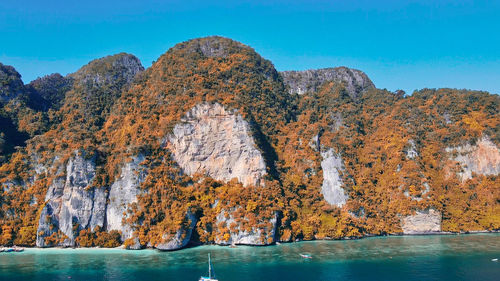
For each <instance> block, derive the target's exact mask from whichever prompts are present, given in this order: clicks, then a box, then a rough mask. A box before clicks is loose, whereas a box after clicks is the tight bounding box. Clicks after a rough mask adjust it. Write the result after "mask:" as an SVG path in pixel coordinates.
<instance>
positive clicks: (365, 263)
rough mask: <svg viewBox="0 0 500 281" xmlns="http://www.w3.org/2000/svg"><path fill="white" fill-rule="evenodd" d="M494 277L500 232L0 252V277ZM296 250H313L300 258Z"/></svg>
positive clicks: (499, 271)
mask: <svg viewBox="0 0 500 281" xmlns="http://www.w3.org/2000/svg"><path fill="white" fill-rule="evenodd" d="M208 253H211V256H212V263H213V265H214V269H215V273H216V275H217V278H218V279H219V280H220V281H230V280H234V281H237V280H238V281H240V280H241V281H243V280H245V281H246V280H248V281H250V280H252V281H253V280H280V281H282V280H283V281H289V280H496V281H498V280H500V261H497V262H495V261H492V259H495V258H499V259H500V234H474V235H450V236H448V235H446V236H404V237H380V238H367V239H361V240H351V241H314V242H300V243H291V244H282V245H276V246H269V247H244V246H239V247H237V248H234V249H232V248H228V247H219V246H203V247H196V248H190V249H185V250H181V251H176V252H158V251H154V250H142V251H127V250H118V249H111V250H107V249H106V250H100V249H44V250H40V249H29V250H26V251H25V252H23V253H1V254H0V280H40V281H48V280H144V281H149V280H183V281H185V280H193V281H195V280H198V279H199V277H200V276H201V275H205V274H206V273H207V271H208V266H207V254H208ZM300 253H308V254H310V255H312V257H313V258H312V259H307V260H306V259H303V258H301V257H300V255H299V254H300Z"/></svg>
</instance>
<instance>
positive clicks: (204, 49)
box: [170, 36, 255, 58]
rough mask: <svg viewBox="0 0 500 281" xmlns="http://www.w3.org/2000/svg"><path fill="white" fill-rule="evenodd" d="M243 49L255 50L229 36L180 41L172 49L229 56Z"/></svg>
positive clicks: (190, 52) (203, 54) (207, 55)
mask: <svg viewBox="0 0 500 281" xmlns="http://www.w3.org/2000/svg"><path fill="white" fill-rule="evenodd" d="M242 49H246V50H250V51H252V52H255V51H254V50H253V49H252V48H250V47H249V46H246V45H244V44H242V43H240V42H237V41H234V40H232V39H229V38H225V37H221V36H209V37H203V38H196V39H192V40H188V41H185V42H182V43H179V44H177V45H175V46H174V47H172V49H170V51H172V52H176V51H181V50H184V51H186V53H188V54H198V55H201V56H204V57H223V58H224V57H227V56H228V55H230V54H233V53H238V52H240V51H241V50H242Z"/></svg>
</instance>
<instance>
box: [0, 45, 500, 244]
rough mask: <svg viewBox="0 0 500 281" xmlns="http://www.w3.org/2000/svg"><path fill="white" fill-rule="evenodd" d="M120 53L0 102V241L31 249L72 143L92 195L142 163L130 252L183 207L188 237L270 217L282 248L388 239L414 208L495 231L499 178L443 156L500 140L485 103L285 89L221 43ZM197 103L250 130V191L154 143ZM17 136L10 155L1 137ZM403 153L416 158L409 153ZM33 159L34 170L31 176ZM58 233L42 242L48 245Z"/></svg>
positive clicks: (174, 220)
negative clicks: (256, 182) (324, 190)
mask: <svg viewBox="0 0 500 281" xmlns="http://www.w3.org/2000/svg"><path fill="white" fill-rule="evenodd" d="M135 60H136V58H132V57H131V56H130V55H127V54H119V55H115V56H111V57H106V58H103V59H100V60H96V61H93V62H91V63H89V64H88V65H87V66H84V67H83V68H82V69H81V70H79V71H78V72H77V73H75V74H72V75H69V76H68V77H62V76H58V75H53V76H48V77H44V78H41V79H39V80H35V81H34V82H32V83H31V84H30V86H27V87H26V89H27V90H26V93H25V94H24V95H21V96H20V97H19V98H17V99H13V100H10V101H8V102H5V103H3V104H2V110H1V111H0V121H2V128H1V132H0V163H1V161H2V159H3V161H5V163H4V164H3V165H2V166H1V167H0V184H2V188H3V189H2V193H1V194H0V207H1V208H0V222H1V225H2V228H1V230H0V244H2V245H7V244H18V245H28V246H33V245H34V243H35V238H36V231H37V223H38V219H39V217H40V213H41V210H42V209H43V207H44V206H45V203H46V202H45V194H46V193H47V188H48V186H50V185H51V184H52V182H53V181H54V179H55V178H57V177H61V176H63V174H64V171H62V172H61V171H60V167H62V166H64V165H65V163H66V162H67V161H68V159H69V158H70V157H71V155H72V153H74V151H75V150H80V149H83V150H84V151H91V152H92V153H89V154H92V155H97V162H96V165H97V170H96V174H97V176H96V177H95V180H94V182H93V183H92V185H93V186H92V187H93V188H104V189H106V190H107V189H109V187H110V185H111V184H112V183H113V182H114V181H115V180H116V178H117V177H118V176H120V169H121V167H122V166H123V164H124V163H126V162H127V161H129V160H130V157H132V156H137V155H138V154H142V155H144V156H145V160H144V162H143V163H141V166H143V167H145V169H147V171H148V173H147V176H146V178H145V180H144V181H143V182H142V184H141V186H140V189H141V193H140V195H139V197H138V200H137V202H135V203H133V204H131V205H130V206H128V207H129V208H128V216H127V219H126V222H127V223H128V224H130V225H132V226H133V229H134V232H135V235H136V237H137V238H138V239H139V241H140V244H141V245H143V246H146V245H148V244H150V245H152V246H156V245H158V244H160V243H163V242H165V241H166V240H168V239H170V238H171V237H173V236H174V235H175V234H176V233H177V232H178V230H179V229H183V228H186V227H187V226H188V225H189V223H190V221H189V219H188V217H187V216H186V214H187V213H188V212H191V213H193V214H195V216H196V217H197V218H198V221H197V225H196V228H195V232H196V233H195V234H194V239H195V240H197V241H198V242H202V243H211V242H214V241H217V240H228V239H229V236H230V233H231V232H233V231H236V228H239V229H244V230H252V229H254V228H257V229H269V228H271V227H272V226H271V225H270V224H271V223H270V219H271V218H273V217H274V216H276V215H278V216H279V220H278V221H279V226H278V232H279V237H280V239H281V240H282V241H292V240H295V239H306V240H310V239H322V238H341V237H360V236H363V235H367V234H377V235H382V234H388V233H401V223H400V222H401V218H402V217H404V216H406V215H411V214H413V213H414V212H415V211H416V210H424V209H428V208H434V209H436V210H438V211H439V212H440V213H442V214H443V218H442V219H443V221H442V230H443V231H470V230H495V229H499V228H500V203H499V200H500V177H498V176H495V175H490V176H485V175H474V176H473V177H472V179H468V180H466V181H462V180H461V179H460V178H459V177H458V176H456V174H457V172H459V169H460V167H459V166H458V165H457V163H455V162H454V161H452V160H450V155H449V153H448V152H447V151H446V148H447V147H457V146H461V145H464V144H466V143H474V142H476V141H477V140H478V139H480V138H481V137H483V136H488V137H489V138H490V139H491V140H492V141H493V142H494V143H495V144H496V145H497V146H499V145H500V114H499V111H500V98H499V97H498V96H497V95H491V94H488V93H485V92H475V91H465V90H455V89H439V90H434V89H424V90H421V91H417V92H415V93H413V94H412V95H409V96H405V95H404V94H402V93H392V92H389V91H386V90H379V89H369V90H368V91H366V92H363V93H361V94H360V95H356V96H353V95H349V94H348V93H347V91H346V89H345V85H343V84H341V83H333V82H326V83H324V84H323V85H321V86H319V87H318V88H317V90H316V91H314V92H308V93H305V94H303V95H300V96H299V95H296V94H293V95H292V94H289V93H288V92H287V90H286V87H285V85H284V84H283V81H282V79H281V77H280V75H279V73H278V72H277V71H276V70H275V69H274V67H273V65H272V63H271V62H269V61H267V60H265V59H263V58H262V57H260V56H259V55H258V54H257V53H256V52H255V51H254V50H253V49H251V48H249V47H247V46H244V45H242V44H240V43H238V42H235V41H232V40H229V39H225V38H220V37H209V38H202V39H195V40H191V41H188V42H184V43H180V44H178V45H176V46H175V47H173V48H172V49H170V50H169V51H167V52H166V53H165V54H164V55H162V56H161V57H160V58H159V59H158V61H156V62H155V63H154V64H153V65H152V67H150V68H149V69H147V70H146V71H144V72H141V70H142V67H140V66H134V67H132V68H131V67H130V64H134V65H135V64H136V63H137V62H136V61H135ZM9 71H10V70H9ZM9 73H10V72H9ZM33 93H37V94H36V95H35V94H33ZM36 98H40V99H41V100H40V101H42V100H43V103H42V102H33V101H36ZM201 102H208V103H215V102H217V103H220V104H222V105H223V106H224V107H227V108H230V109H236V110H237V111H238V112H239V113H240V114H241V115H242V116H243V118H244V119H245V120H247V121H248V122H249V123H250V127H251V129H252V135H253V137H254V139H255V142H256V144H257V146H258V148H259V150H260V151H261V152H262V154H263V156H264V159H265V161H266V166H267V167H268V175H267V177H266V178H265V184H264V185H263V186H258V187H257V186H249V187H243V186H242V184H240V183H238V182H237V181H234V180H233V181H229V182H227V183H225V182H221V181H216V180H214V179H212V178H209V177H205V176H203V175H193V176H187V175H185V174H183V173H182V170H181V169H180V168H179V166H178V165H177V164H176V163H175V161H174V160H173V158H172V157H171V155H170V152H169V151H168V149H166V148H165V140H166V137H167V136H168V135H169V134H170V133H171V132H172V129H173V128H174V126H175V125H176V124H177V123H178V122H179V121H180V119H181V117H182V116H183V115H184V114H185V113H186V112H187V111H188V110H189V109H191V108H192V107H194V106H195V105H197V104H199V103H201ZM33 104H38V105H43V106H38V107H37V106H34V105H33ZM2 118H3V119H2ZM4 124H5V125H4ZM28 138H29V140H28V145H27V146H26V147H25V148H20V149H19V150H18V151H17V152H15V153H13V152H14V144H15V145H19V144H17V143H23V142H24V141H25V140H27V139H28ZM14 140H17V143H16V141H14ZM328 149H333V150H334V151H335V152H336V153H338V154H339V155H341V157H342V161H343V163H344V166H345V170H344V172H343V174H342V179H343V182H344V187H343V188H344V189H345V190H346V192H347V194H348V196H349V200H348V201H347V204H346V205H345V206H343V207H341V208H339V207H335V206H331V205H329V204H328V203H327V202H326V201H325V200H324V199H323V195H322V194H321V185H322V182H323V171H322V169H321V161H322V156H321V153H322V152H325V151H326V150H328ZM409 150H416V151H417V154H418V157H408V151H409ZM10 155H11V156H10ZM2 157H3V158H2ZM7 158H10V159H9V161H6V160H7ZM40 165H41V166H42V167H45V169H46V171H47V172H46V173H38V172H36V171H35V168H34V167H38V169H39V170H40V168H39V166H40ZM228 210H232V211H233V212H232V215H233V216H234V217H235V222H234V223H233V224H232V225H222V224H220V225H218V224H217V223H216V221H217V220H216V217H217V216H218V215H219V214H220V213H221V212H223V211H228ZM19 214H23V215H22V216H20V215H19ZM77 232H78V237H77V239H76V243H77V245H79V246H83V247H87V246H105V247H114V246H117V245H119V244H120V243H121V242H120V233H118V232H116V231H112V232H110V233H107V232H105V231H103V230H101V229H95V230H94V231H90V230H89V229H81V230H79V231H77ZM63 238H64V237H62V234H61V233H54V235H53V237H51V238H50V239H52V240H53V241H52V240H51V241H52V242H53V243H54V244H57V242H58V241H59V240H61V239H63ZM262 239H266V238H265V237H264V236H263V237H262ZM267 242H271V241H267ZM132 243H133V242H132V241H126V244H127V245H129V244H132Z"/></svg>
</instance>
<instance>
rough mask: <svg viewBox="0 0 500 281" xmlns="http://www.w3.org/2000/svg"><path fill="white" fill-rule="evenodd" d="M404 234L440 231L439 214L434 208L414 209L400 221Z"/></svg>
mask: <svg viewBox="0 0 500 281" xmlns="http://www.w3.org/2000/svg"><path fill="white" fill-rule="evenodd" d="M401 228H402V229H403V233H404V234H425V233H433V232H439V231H441V214H440V213H439V212H438V211H436V210H434V209H427V210H423V211H416V213H415V215H412V216H406V217H404V218H403V219H402V221H401Z"/></svg>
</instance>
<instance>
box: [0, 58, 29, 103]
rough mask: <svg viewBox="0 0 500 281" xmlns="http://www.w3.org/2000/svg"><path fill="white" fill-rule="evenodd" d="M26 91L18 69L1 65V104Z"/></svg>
mask: <svg viewBox="0 0 500 281" xmlns="http://www.w3.org/2000/svg"><path fill="white" fill-rule="evenodd" d="M24 91H25V88H24V83H23V81H22V80H21V75H20V74H19V73H18V72H17V71H16V69H15V68H14V67H12V66H10V65H4V64H2V63H0V102H5V103H7V102H8V101H10V100H11V99H13V98H15V97H17V96H18V95H20V94H22V93H23V92H24Z"/></svg>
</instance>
